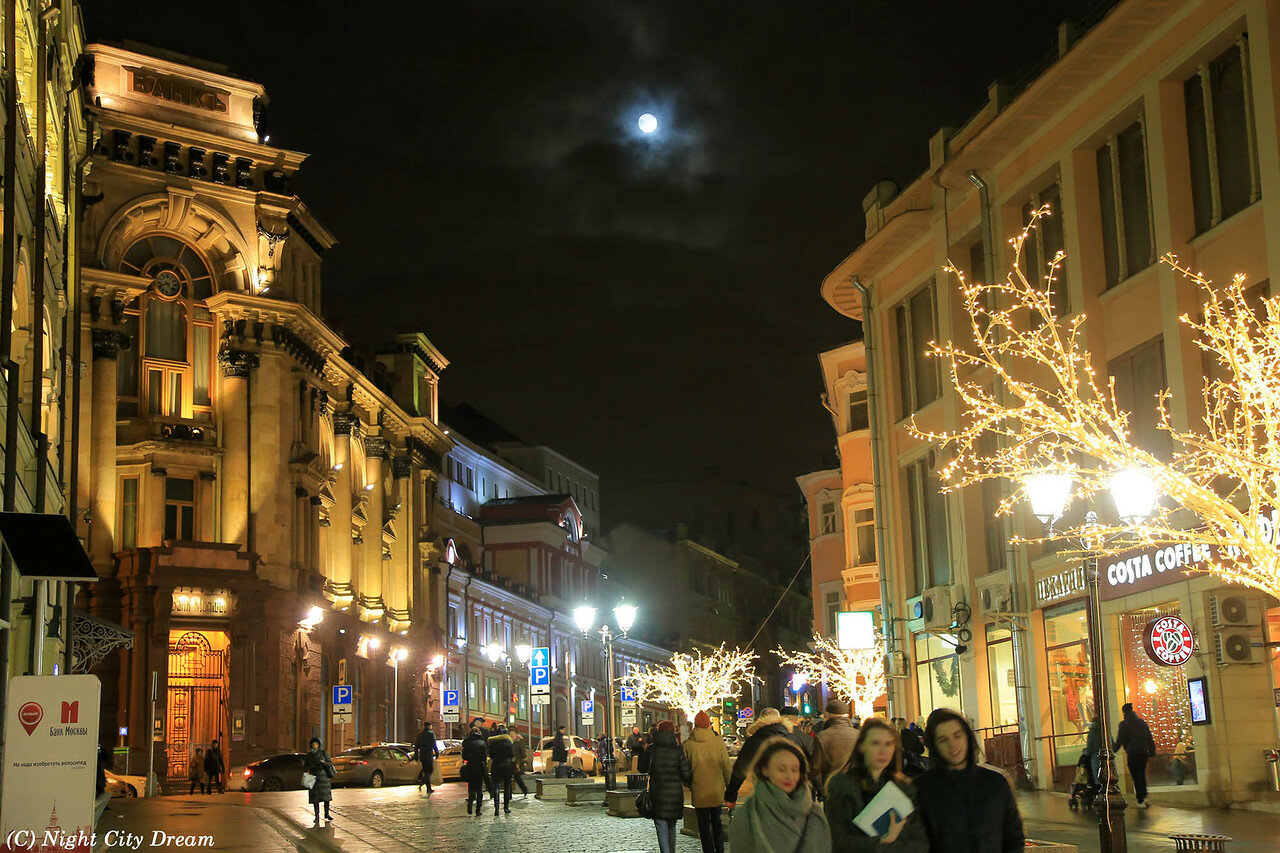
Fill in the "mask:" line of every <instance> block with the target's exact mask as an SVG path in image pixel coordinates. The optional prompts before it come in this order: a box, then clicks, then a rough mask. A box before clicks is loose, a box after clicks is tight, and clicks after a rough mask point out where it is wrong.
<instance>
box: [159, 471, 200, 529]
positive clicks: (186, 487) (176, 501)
mask: <svg viewBox="0 0 1280 853" xmlns="http://www.w3.org/2000/svg"><path fill="white" fill-rule="evenodd" d="M195 525H196V481H195V480H187V479H184V478H182V477H165V480H164V538H165V539H166V540H169V541H174V540H177V541H184V542H187V541H191V540H193V539H195Z"/></svg>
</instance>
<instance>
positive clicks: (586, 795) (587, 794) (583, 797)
mask: <svg viewBox="0 0 1280 853" xmlns="http://www.w3.org/2000/svg"><path fill="white" fill-rule="evenodd" d="M565 790H566V794H565V798H564V801H565V805H570V806H581V805H584V804H586V803H592V804H594V805H597V806H598V805H600V804H602V803H603V802H604V798H605V789H604V783H603V782H574V783H572V784H569V785H566V786H565Z"/></svg>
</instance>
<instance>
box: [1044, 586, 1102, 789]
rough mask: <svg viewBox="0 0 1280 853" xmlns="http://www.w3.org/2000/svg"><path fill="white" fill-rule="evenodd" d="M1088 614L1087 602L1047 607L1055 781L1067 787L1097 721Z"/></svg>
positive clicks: (1047, 643) (1046, 621) (1061, 786)
mask: <svg viewBox="0 0 1280 853" xmlns="http://www.w3.org/2000/svg"><path fill="white" fill-rule="evenodd" d="M1088 624H1089V623H1088V616H1087V614H1086V612H1085V605H1084V602H1078V603H1073V604H1064V605H1062V606H1059V607H1053V608H1048V609H1046V610H1045V611H1044V641H1045V656H1046V663H1047V666H1046V672H1047V673H1048V679H1049V713H1050V718H1051V721H1052V724H1053V752H1054V756H1055V762H1054V763H1055V768H1056V769H1055V772H1054V781H1055V783H1056V786H1057V787H1058V788H1060V789H1061V790H1064V791H1065V790H1067V788H1068V787H1069V786H1070V784H1071V780H1072V779H1073V778H1074V776H1075V765H1076V762H1077V761H1079V760H1080V753H1081V752H1082V751H1083V750H1084V743H1085V737H1086V736H1087V735H1088V733H1089V724H1090V723H1092V722H1093V677H1092V674H1091V670H1090V664H1089V631H1088Z"/></svg>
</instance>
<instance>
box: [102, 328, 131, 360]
mask: <svg viewBox="0 0 1280 853" xmlns="http://www.w3.org/2000/svg"><path fill="white" fill-rule="evenodd" d="M132 344H133V342H132V341H131V340H130V339H129V336H128V335H126V334H125V333H124V332H114V331H111V330H109V329H94V330H93V357H94V358H109V359H111V360H113V361H114V360H115V358H116V356H118V355H119V354H120V350H127V349H129V347H130V346H132Z"/></svg>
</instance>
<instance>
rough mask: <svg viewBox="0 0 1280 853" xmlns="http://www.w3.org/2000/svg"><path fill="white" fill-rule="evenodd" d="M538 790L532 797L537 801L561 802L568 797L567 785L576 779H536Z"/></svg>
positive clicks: (576, 780)
mask: <svg viewBox="0 0 1280 853" xmlns="http://www.w3.org/2000/svg"><path fill="white" fill-rule="evenodd" d="M535 781H536V782H537V783H538V790H537V792H536V793H535V794H534V795H533V796H534V797H535V798H536V799H539V800H563V799H564V798H565V797H567V796H568V795H569V783H570V782H579V781H580V780H578V779H537V780H535Z"/></svg>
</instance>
